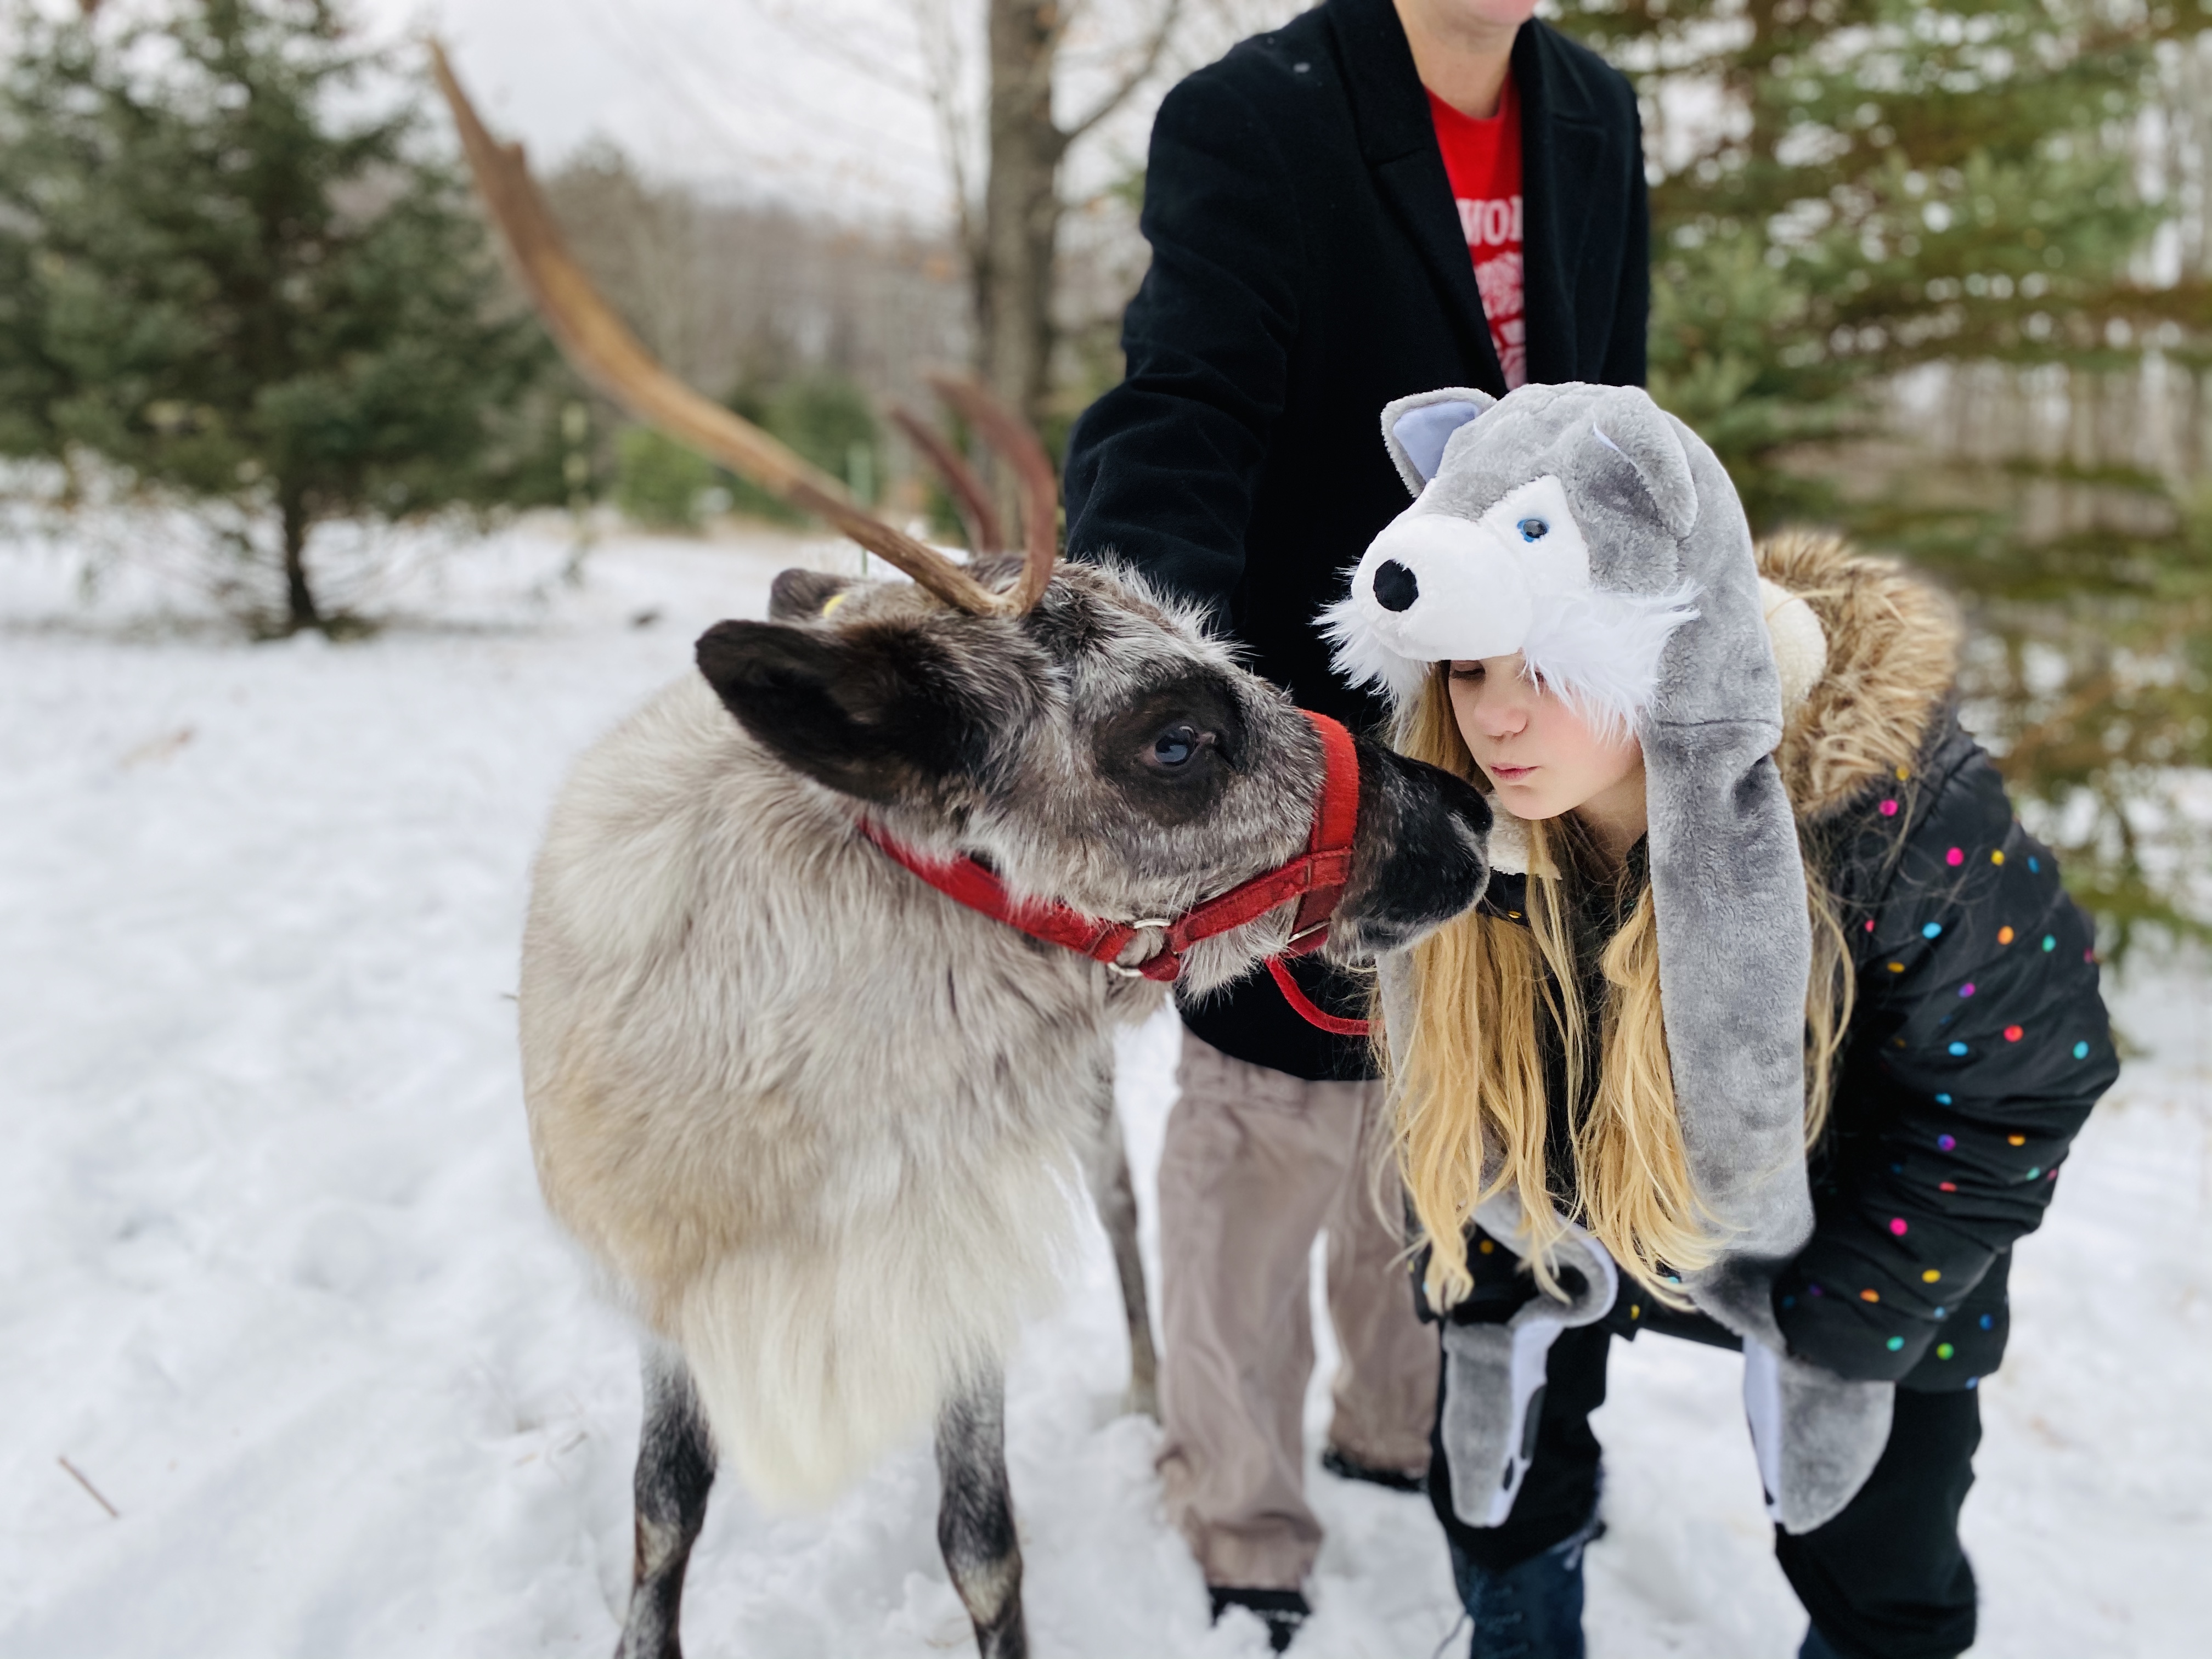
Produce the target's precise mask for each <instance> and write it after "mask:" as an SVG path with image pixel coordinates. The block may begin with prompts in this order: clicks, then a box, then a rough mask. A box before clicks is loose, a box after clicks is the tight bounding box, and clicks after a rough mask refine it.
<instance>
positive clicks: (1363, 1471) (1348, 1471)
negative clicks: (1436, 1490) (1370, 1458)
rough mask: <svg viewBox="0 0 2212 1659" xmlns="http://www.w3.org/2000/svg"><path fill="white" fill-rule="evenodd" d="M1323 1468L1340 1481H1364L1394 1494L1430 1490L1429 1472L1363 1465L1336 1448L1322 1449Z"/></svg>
mask: <svg viewBox="0 0 2212 1659" xmlns="http://www.w3.org/2000/svg"><path fill="white" fill-rule="evenodd" d="M1321 1466H1322V1468H1325V1469H1327V1470H1328V1472H1329V1473H1330V1474H1333V1475H1334V1476H1335V1477H1336V1478H1337V1479H1338V1480H1364V1481H1366V1482H1368V1483H1369V1484H1370V1486H1388V1487H1389V1489H1390V1490H1391V1491H1392V1492H1426V1491H1427V1490H1428V1489H1429V1472H1428V1471H1427V1470H1426V1469H1420V1470H1416V1471H1410V1472H1409V1471H1407V1470H1405V1469H1383V1468H1376V1466H1375V1465H1374V1464H1372V1463H1363V1462H1359V1461H1358V1459H1357V1458H1354V1457H1348V1456H1346V1455H1345V1454H1344V1453H1342V1452H1340V1451H1339V1450H1338V1449H1336V1448H1335V1447H1334V1446H1329V1447H1326V1448H1324V1449H1322V1455H1321Z"/></svg>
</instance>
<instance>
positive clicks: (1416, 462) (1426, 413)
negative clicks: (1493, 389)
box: [1383, 386, 1498, 495]
mask: <svg viewBox="0 0 2212 1659" xmlns="http://www.w3.org/2000/svg"><path fill="white" fill-rule="evenodd" d="M1497 402H1498V399H1497V398H1493V397H1492V396H1491V395H1490V394H1489V393H1488V392H1477V391H1475V390H1474V389H1473V388H1472V387H1469V386H1442V387H1439V388H1438V389H1437V390H1436V391H1434V392H1415V393H1413V396H1412V397H1410V398H1398V399H1397V400H1395V402H1393V403H1390V404H1386V405H1385V406H1384V407H1383V444H1384V446H1385V447H1388V448H1389V452H1390V459H1391V460H1392V461H1393V462H1394V463H1395V465H1396V466H1397V468H1398V476H1399V477H1401V478H1403V479H1404V480H1405V481H1406V488H1407V489H1408V490H1409V491H1411V492H1412V493H1413V494H1414V495H1419V494H1420V493H1421V486H1422V485H1424V484H1425V483H1428V481H1429V480H1430V479H1431V478H1433V477H1436V476H1437V468H1438V467H1440V466H1442V465H1443V460H1444V446H1445V445H1446V444H1448V443H1449V442H1450V441H1451V435H1452V434H1453V433H1455V432H1456V431H1458V430H1459V429H1460V428H1462V427H1463V426H1465V425H1466V424H1467V423H1468V422H1469V421H1472V420H1474V419H1475V418H1476V417H1477V416H1480V415H1481V414H1482V413H1483V411H1484V410H1487V409H1490V408H1491V407H1492V406H1493V405H1494V404H1496V403H1497Z"/></svg>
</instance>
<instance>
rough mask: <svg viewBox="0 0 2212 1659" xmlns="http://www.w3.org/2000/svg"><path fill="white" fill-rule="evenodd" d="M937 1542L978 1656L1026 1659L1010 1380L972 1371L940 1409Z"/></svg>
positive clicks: (1027, 1646)
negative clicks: (1009, 1453)
mask: <svg viewBox="0 0 2212 1659" xmlns="http://www.w3.org/2000/svg"><path fill="white" fill-rule="evenodd" d="M937 1474H938V1481H939V1497H938V1500H937V1545H938V1547H939V1549H940V1550H942V1551H943V1552H944V1553H945V1571H947V1572H949V1573H951V1575H952V1588H953V1589H956V1590H957V1591H959V1592H960V1600H961V1603H962V1605H963V1606H964V1607H966V1608H967V1609H968V1616H969V1619H971V1620H974V1621H975V1652H976V1655H977V1659H1025V1656H1026V1655H1027V1654H1028V1652H1029V1650H1030V1642H1029V1635H1028V1632H1026V1630H1025V1629H1024V1626H1023V1624H1022V1547H1021V1544H1020V1542H1019V1541H1018V1540H1017V1539H1016V1538H1015V1536H1014V1498H1013V1493H1012V1492H1011V1491H1010V1490H1009V1489H1008V1487H1007V1485H1006V1377H1005V1375H1004V1374H1003V1373H1002V1372H1000V1371H998V1370H991V1371H989V1372H987V1373H986V1374H984V1375H982V1376H975V1377H971V1378H970V1379H969V1382H968V1383H967V1385H966V1386H965V1387H964V1388H963V1389H962V1391H961V1392H960V1393H958V1394H957V1395H954V1396H953V1397H952V1398H951V1399H950V1400H948V1401H945V1405H944V1407H942V1408H941V1409H940V1410H939V1413H938V1414H937Z"/></svg>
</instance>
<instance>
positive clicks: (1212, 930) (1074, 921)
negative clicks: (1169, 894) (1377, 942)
mask: <svg viewBox="0 0 2212 1659" xmlns="http://www.w3.org/2000/svg"><path fill="white" fill-rule="evenodd" d="M1299 712H1301V713H1302V714H1304V715H1305V717H1306V719H1307V720H1310V721H1311V722H1312V723H1313V728H1314V731H1315V732H1316V733H1317V734H1318V735H1319V736H1320V738H1321V746H1322V758H1323V761H1324V763H1325V770H1324V772H1323V774H1322V788H1321V798H1320V799H1319V800H1318V801H1316V803H1315V806H1314V821H1313V830H1312V833H1311V834H1310V835H1309V836H1307V838H1306V850H1305V851H1304V853H1302V854H1299V855H1298V856H1297V857H1296V858H1294V859H1291V860H1290V861H1289V862H1288V863H1286V864H1284V865H1281V866H1278V867H1277V868H1275V869H1273V870H1270V871H1268V872H1266V873H1265V874H1264V875H1259V876H1255V877H1254V878H1252V879H1251V880H1249V881H1248V882H1245V883H1243V884H1241V885H1238V886H1236V887H1232V888H1231V889H1230V890H1228V891H1227V892H1225V893H1224V894H1222V895H1221V896H1218V898H1210V899H1208V900H1206V902H1205V903H1203V904H1200V905H1197V906H1195V907H1194V908H1191V909H1188V910H1186V911H1184V912H1183V913H1182V915H1180V916H1173V917H1165V916H1164V917H1160V918H1158V919H1156V920H1146V921H1134V922H1130V921H1107V920H1105V919H1104V918H1103V917H1099V916H1092V915H1085V914H1084V913H1083V912H1082V911H1080V910H1078V909H1075V908H1073V907H1072V906H1069V905H1066V904H1061V903H1058V902H1054V901H1051V900H1045V901H1042V902H1030V903H1020V902H1016V900H1015V899H1014V898H1013V897H1012V896H1011V895H1010V894H1008V893H1007V891H1006V884H1005V883H1003V882H1001V881H1000V879H999V878H998V876H997V875H996V873H994V872H993V871H991V870H989V869H987V868H986V867H985V866H983V865H981V864H980V863H978V862H977V861H976V860H974V859H972V858H969V857H968V856H966V855H965V854H963V855H962V856H960V857H957V858H954V859H951V860H934V859H930V858H927V857H925V856H924V855H923V854H920V853H916V852H915V851H914V850H913V849H911V848H906V847H902V846H901V845H900V844H899V843H898V842H896V841H894V840H892V839H891V837H890V836H889V835H887V834H885V833H884V831H883V830H882V829H878V827H877V826H876V825H874V824H872V823H862V824H861V826H860V831H861V833H862V834H863V835H865V836H867V838H868V839H869V840H870V841H872V842H875V844H876V845H877V846H878V847H880V848H883V850H884V852H885V853H887V854H890V856H891V858H893V859H894V860H896V861H897V862H898V863H900V864H902V865H904V866H906V867H907V868H908V870H911V871H912V872H914V873H915V875H917V876H919V877H921V878H922V880H924V881H926V882H927V883H928V884H930V885H931V886H932V887H934V888H935V889H937V890H938V891H939V892H940V893H942V894H944V895H945V896H946V897H947V898H949V899H951V900H954V901H955V902H957V903H960V904H964V905H966V906H967V907H968V908H969V909H970V910H975V911H978V912H980V913H981V914H982V915H987V916H989V917H991V918H992V919H993V920H994V921H1003V922H1005V923H1006V926H1008V927H1013V928H1017V929H1018V930H1019V931H1021V932H1022V933H1027V934H1028V935H1029V936H1030V938H1031V939H1042V940H1043V941H1044V942H1045V943H1046V944H1048V945H1059V946H1060V947H1061V948H1062V949H1064V950H1068V951H1076V952H1077V953H1078V954H1079V955H1082V956H1086V957H1090V958H1091V960H1092V961H1094V962H1102V963H1105V964H1106V965H1107V966H1108V967H1109V968H1110V969H1113V970H1114V971H1115V973H1119V974H1127V975H1130V976H1131V977H1133V978H1142V979H1149V980H1153V981H1158V982H1159V983H1161V984H1171V983H1173V982H1174V981H1175V980H1176V978H1177V977H1178V976H1179V975H1181V974H1182V958H1183V953H1184V952H1185V951H1188V950H1189V949H1190V947H1191V946H1192V945H1195V944H1197V943H1198V942H1199V941H1200V939H1212V938H1213V937H1214V936H1215V935H1216V934H1217V933H1227V932H1228V931H1229V930H1230V929H1231V928H1232V927H1243V925H1244V924H1245V923H1246V922H1248V921H1255V920H1257V919H1258V918H1259V917H1261V916H1263V915H1267V912H1268V911H1270V910H1272V909H1273V908H1275V907H1276V906H1277V905H1279V904H1284V903H1287V902H1289V901H1291V899H1293V898H1295V899H1297V901H1298V913H1297V919H1296V921H1293V922H1292V924H1291V941H1290V944H1289V945H1287V946H1285V950H1284V955H1285V956H1293V957H1302V956H1305V955H1307V954H1308V953H1310V952H1311V951H1318V950H1319V949H1321V947H1322V945H1323V944H1324V943H1326V942H1327V940H1328V920H1329V916H1330V915H1331V914H1332V913H1333V912H1334V910H1335V908H1336V902H1337V901H1338V900H1339V899H1340V898H1341V897H1343V896H1344V889H1345V884H1346V883H1347V882H1348V881H1350V880H1351V878H1352V835H1353V832H1354V831H1355V830H1357V829H1358V827H1359V756H1358V751H1357V750H1355V749H1354V748H1353V747H1352V733H1350V732H1347V731H1346V730H1345V729H1344V727H1343V726H1340V725H1338V724H1337V722H1336V721H1334V720H1331V719H1329V718H1328V716H1327V715H1326V714H1315V713H1313V712H1312V711H1311V710H1310V709H1302V710H1300V711H1299ZM1148 929H1150V930H1155V931H1158V932H1159V933H1164V935H1165V939H1164V942H1163V943H1162V945H1161V946H1160V948H1159V950H1158V951H1156V952H1154V953H1153V954H1152V956H1150V957H1146V959H1145V960H1144V961H1143V962H1141V963H1138V964H1137V965H1136V966H1135V967H1133V968H1125V967H1123V966H1122V965H1121V963H1119V962H1118V961H1116V960H1115V958H1116V957H1119V956H1120V955H1121V952H1122V951H1126V950H1127V949H1128V948H1129V945H1130V944H1131V942H1132V941H1133V940H1134V939H1136V938H1137V936H1138V935H1139V933H1144V932H1146V930H1148ZM1267 969H1268V971H1269V972H1270V973H1272V974H1273V975H1274V977H1275V983H1276V984H1277V985H1279V986H1280V987H1282V991H1283V995H1284V996H1285V998H1286V999H1288V1000H1289V1002H1290V1005H1291V1007H1292V1008H1294V1009H1296V1010H1297V1012H1298V1013H1299V1014H1300V1015H1301V1016H1302V1017H1304V1018H1305V1019H1306V1020H1308V1021H1310V1023H1311V1024H1315V1025H1318V1026H1319V1027H1321V1028H1322V1030H1325V1031H1334V1032H1335V1033H1336V1034H1337V1035H1338V1036H1365V1035H1366V1034H1367V1022H1366V1021H1365V1020H1364V1019H1340V1018H1337V1017H1336V1016H1335V1015H1334V1014H1328V1013H1323V1012H1322V1011H1321V1010H1320V1009H1319V1008H1316V1007H1315V1006H1314V1005H1313V1003H1312V1001H1311V1000H1310V999H1309V998H1308V997H1307V996H1306V994H1305V993H1304V992H1303V991H1301V990H1300V989H1299V988H1298V986H1297V981H1295V980H1293V979H1292V978H1291V975H1290V971H1289V970H1288V969H1285V967H1284V966H1283V964H1282V960H1281V957H1269V958H1268V959H1267Z"/></svg>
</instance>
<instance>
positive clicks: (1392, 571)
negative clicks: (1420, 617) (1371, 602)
mask: <svg viewBox="0 0 2212 1659" xmlns="http://www.w3.org/2000/svg"><path fill="white" fill-rule="evenodd" d="M1420 597H1421V584H1420V583H1419V581H1417V580H1414V577H1413V572H1412V571H1410V570H1408V569H1407V568H1406V567H1405V566H1404V565H1402V564H1400V563H1399V562H1397V560H1395V559H1385V560H1383V562H1382V563H1380V564H1378V565H1376V567H1375V603H1376V604H1377V605H1381V606H1382V607H1383V609H1384V610H1385V611H1410V610H1412V609H1413V601H1414V600H1415V599H1419V598H1420Z"/></svg>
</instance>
